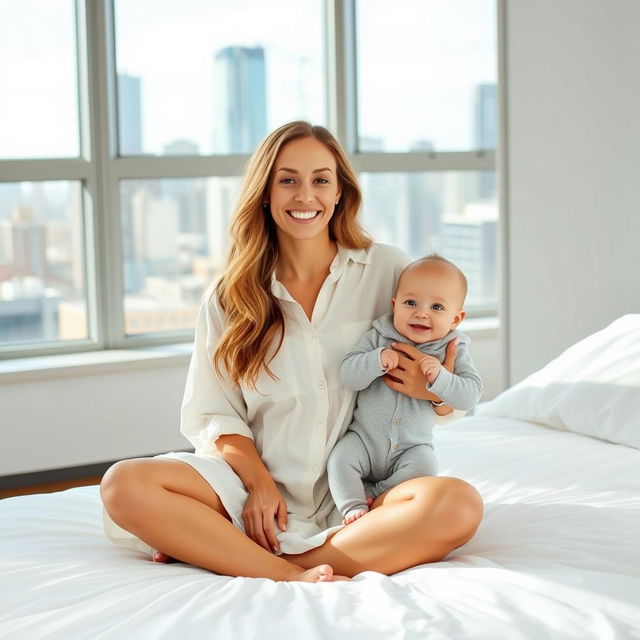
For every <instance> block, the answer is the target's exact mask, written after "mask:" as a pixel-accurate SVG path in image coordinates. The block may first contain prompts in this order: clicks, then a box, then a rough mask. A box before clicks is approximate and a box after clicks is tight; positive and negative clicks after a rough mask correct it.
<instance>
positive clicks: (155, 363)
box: [0, 342, 193, 384]
mask: <svg viewBox="0 0 640 640" xmlns="http://www.w3.org/2000/svg"><path fill="white" fill-rule="evenodd" d="M192 350H193V345H192V344H191V343H189V342H187V343H177V344H168V345H162V346H152V347H144V348H140V349H111V350H108V351H87V352H84V353H66V354H63V355H54V356H39V357H34V358H16V359H14V360H2V361H0V384H2V383H8V384H13V383H16V382H23V381H25V382H32V381H37V380H51V379H54V378H68V377H74V376H86V375H99V374H104V373H113V372H118V371H135V370H143V369H157V368H158V367H170V366H176V365H183V364H184V365H186V364H188V362H189V358H190V357H191V352H192Z"/></svg>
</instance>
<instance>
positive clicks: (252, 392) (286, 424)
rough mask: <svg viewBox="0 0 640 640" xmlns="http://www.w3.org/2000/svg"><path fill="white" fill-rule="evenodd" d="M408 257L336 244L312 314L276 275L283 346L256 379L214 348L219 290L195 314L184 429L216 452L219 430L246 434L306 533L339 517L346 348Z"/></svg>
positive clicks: (386, 297) (387, 303) (219, 323)
mask: <svg viewBox="0 0 640 640" xmlns="http://www.w3.org/2000/svg"><path fill="white" fill-rule="evenodd" d="M409 261H410V260H409V257H408V256H407V255H406V254H405V253H404V252H402V251H400V250H399V249H396V248H394V247H389V246H386V245H380V244H373V245H371V247H369V248H368V249H345V248H344V247H340V246H339V247H338V253H337V254H336V257H335V258H334V260H333V262H332V264H331V267H330V271H329V275H328V276H327V279H326V280H325V282H324V284H323V285H322V288H321V289H320V292H319V294H318V298H317V300H316V303H315V307H314V309H313V315H312V317H311V321H309V319H308V318H307V316H306V314H305V312H304V310H303V309H302V307H301V306H300V305H299V304H298V303H297V302H296V301H295V300H294V299H293V298H292V297H291V295H289V292H288V291H287V290H286V288H285V287H284V285H282V284H281V283H280V282H278V280H276V278H275V274H274V276H273V278H272V284H271V287H272V292H273V294H274V295H275V296H276V298H277V299H278V301H279V303H280V305H281V307H282V309H283V312H284V316H285V335H284V340H283V342H282V346H281V347H280V350H279V351H278V353H277V355H276V356H275V358H274V359H273V360H272V361H271V362H270V363H269V367H270V369H271V370H272V371H273V373H275V375H276V376H277V377H278V380H273V379H272V378H271V377H269V376H268V375H267V374H266V373H264V371H263V372H262V373H261V374H260V376H259V378H258V380H257V387H256V389H251V388H249V387H248V386H247V385H245V384H239V385H238V384H233V383H232V382H230V381H229V379H227V378H219V377H218V376H217V375H216V373H215V371H214V369H213V364H212V363H213V355H214V351H215V348H216V345H217V344H218V341H219V339H220V336H221V334H222V330H223V326H224V314H223V313H222V310H221V309H220V306H219V304H218V301H217V299H216V297H215V296H213V297H212V299H211V300H210V301H208V302H207V303H205V304H203V306H202V307H201V309H200V312H199V315H198V321H197V326H196V334H195V344H194V351H193V357H192V360H191V365H190V367H189V374H188V377H187V384H186V390H185V394H184V401H183V404H182V422H181V431H182V433H183V434H184V435H185V436H186V437H187V438H188V439H189V440H190V441H191V443H192V444H193V446H194V447H195V449H196V454H205V455H213V456H219V455H220V454H219V452H218V449H217V447H216V445H215V441H216V439H217V438H218V437H219V436H221V435H224V434H240V435H243V436H246V437H248V438H251V439H252V440H253V441H254V442H255V446H256V449H257V451H258V454H259V455H260V456H261V458H262V460H263V461H264V463H265V465H266V466H267V468H268V470H269V472H270V473H271V475H272V476H273V478H274V480H275V481H276V483H277V485H278V488H279V490H280V491H281V492H282V495H283V497H284V499H285V500H286V502H287V508H288V511H289V526H288V530H291V529H292V527H293V528H294V529H295V528H296V527H297V529H298V534H299V535H300V534H301V535H302V536H303V537H307V538H308V537H310V536H312V535H315V534H317V533H319V532H320V531H322V530H324V529H326V528H327V527H330V526H334V525H337V524H339V523H340V521H341V517H340V516H339V514H338V512H337V510H336V509H335V506H334V504H333V500H332V499H331V496H330V494H329V486H328V482H327V476H326V462H327V457H328V456H329V453H330V451H331V449H332V447H333V445H334V444H335V443H336V441H337V439H338V438H339V437H340V436H341V435H342V434H343V433H344V432H345V431H346V429H347V427H348V426H349V424H350V422H351V418H352V414H353V409H354V404H355V395H356V394H355V392H353V391H350V390H348V389H346V388H345V387H343V385H342V384H341V382H340V376H339V366H340V362H341V361H342V358H343V357H344V355H345V354H346V353H347V351H349V350H350V349H351V348H352V347H353V345H354V344H355V343H356V342H357V341H358V340H359V339H360V337H361V336H362V335H363V334H364V333H365V332H366V331H368V330H369V329H370V328H371V323H372V321H373V320H374V319H375V318H377V317H379V316H380V315H382V314H383V313H385V312H388V311H389V310H390V308H391V298H392V296H393V293H394V289H395V283H396V281H397V279H398V276H399V274H400V272H401V271H402V269H403V268H404V267H405V266H406V265H407V264H408V263H409Z"/></svg>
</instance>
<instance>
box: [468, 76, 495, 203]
mask: <svg viewBox="0 0 640 640" xmlns="http://www.w3.org/2000/svg"><path fill="white" fill-rule="evenodd" d="M473 112H474V143H475V147H476V149H489V150H493V149H495V148H496V127H497V111H496V85H495V84H480V85H478V86H477V87H476V91H475V103H474V109H473ZM495 190H496V177H495V172H494V171H481V172H480V175H479V178H478V192H479V193H478V195H479V196H480V198H482V199H485V200H486V199H491V198H493V197H494V196H495Z"/></svg>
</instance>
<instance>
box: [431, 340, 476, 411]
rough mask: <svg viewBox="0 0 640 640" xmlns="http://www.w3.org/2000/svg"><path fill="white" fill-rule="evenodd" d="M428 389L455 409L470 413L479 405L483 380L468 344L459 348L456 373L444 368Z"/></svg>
mask: <svg viewBox="0 0 640 640" xmlns="http://www.w3.org/2000/svg"><path fill="white" fill-rule="evenodd" d="M427 388H428V390H429V391H431V393H435V394H436V395H437V396H438V397H439V398H442V399H443V400H444V401H445V402H446V403H447V404H448V405H451V406H452V407H453V408H454V409H462V410H467V411H468V410H469V409H473V407H475V406H476V404H478V401H479V400H480V396H481V395H482V380H481V378H480V375H479V374H478V372H477V370H476V368H475V366H474V364H473V361H472V360H471V355H470V353H469V349H468V348H467V345H466V344H462V343H461V344H460V346H459V347H458V354H457V355H456V362H455V370H454V373H450V372H449V371H447V370H446V369H445V368H444V367H442V368H441V369H440V373H439V374H438V377H437V378H436V379H435V381H434V383H433V384H432V385H431V386H428V387H427Z"/></svg>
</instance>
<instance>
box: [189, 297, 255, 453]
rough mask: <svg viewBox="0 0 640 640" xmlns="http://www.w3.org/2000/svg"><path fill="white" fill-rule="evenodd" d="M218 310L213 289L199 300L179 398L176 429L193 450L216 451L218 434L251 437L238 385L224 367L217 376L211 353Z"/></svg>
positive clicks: (220, 325) (217, 328)
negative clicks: (190, 352)
mask: <svg viewBox="0 0 640 640" xmlns="http://www.w3.org/2000/svg"><path fill="white" fill-rule="evenodd" d="M223 326H224V325H223V320H222V310H221V309H220V308H219V305H218V303H217V296H216V295H215V293H214V294H213V295H212V296H211V297H209V296H205V301H204V302H203V303H202V304H201V306H200V310H199V311H198V319H197V321H196V331H195V340H194V345H193V355H192V356H191V363H190V365H189V372H188V374H187V383H186V387H185V391H184V398H183V400H182V409H181V421H180V431H181V432H182V434H183V435H184V436H186V437H187V439H188V440H189V441H190V442H191V444H192V445H193V446H194V447H195V449H196V452H197V453H205V454H208V455H218V450H217V447H216V446H215V441H216V440H217V439H218V438H219V437H220V436H222V435H227V434H239V435H241V436H245V437H247V438H251V439H252V440H253V439H254V438H253V433H252V431H251V429H250V428H249V426H248V424H247V407H246V404H245V401H244V398H243V395H242V391H241V389H240V387H239V385H237V384H235V383H233V382H232V381H231V380H230V379H229V378H228V376H227V375H226V371H224V369H223V372H224V376H223V377H219V376H218V375H217V373H216V372H215V369H214V367H213V354H214V351H215V348H216V346H217V344H218V341H219V340H220V337H221V335H222V331H223Z"/></svg>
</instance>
